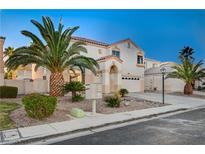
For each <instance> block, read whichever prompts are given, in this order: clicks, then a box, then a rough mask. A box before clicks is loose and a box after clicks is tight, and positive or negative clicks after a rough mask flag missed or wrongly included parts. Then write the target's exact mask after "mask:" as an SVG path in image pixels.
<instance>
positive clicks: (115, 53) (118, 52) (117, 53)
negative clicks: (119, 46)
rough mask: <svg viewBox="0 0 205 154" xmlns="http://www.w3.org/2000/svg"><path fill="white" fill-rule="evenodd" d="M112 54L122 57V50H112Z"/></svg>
mask: <svg viewBox="0 0 205 154" xmlns="http://www.w3.org/2000/svg"><path fill="white" fill-rule="evenodd" d="M112 55H115V56H117V57H118V58H120V51H116V50H112Z"/></svg>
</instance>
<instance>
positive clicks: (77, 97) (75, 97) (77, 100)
mask: <svg viewBox="0 0 205 154" xmlns="http://www.w3.org/2000/svg"><path fill="white" fill-rule="evenodd" d="M84 99H85V98H84V97H83V96H82V95H81V94H76V95H75V96H73V97H72V101H73V102H80V101H83V100H84Z"/></svg>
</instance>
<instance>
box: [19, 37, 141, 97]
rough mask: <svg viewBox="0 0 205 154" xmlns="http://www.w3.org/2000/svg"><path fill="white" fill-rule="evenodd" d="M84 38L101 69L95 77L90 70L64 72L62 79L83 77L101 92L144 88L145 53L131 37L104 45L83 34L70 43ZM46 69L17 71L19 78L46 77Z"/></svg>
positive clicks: (80, 78) (88, 53)
mask: <svg viewBox="0 0 205 154" xmlns="http://www.w3.org/2000/svg"><path fill="white" fill-rule="evenodd" d="M76 41H83V42H85V43H86V46H85V47H86V48H87V53H83V54H85V55H86V56H88V57H92V58H94V59H96V60H97V62H98V63H99V65H100V70H99V72H98V75H97V76H94V75H93V74H92V73H91V72H90V71H89V70H85V73H82V72H81V71H80V70H76V71H75V73H73V72H72V71H65V72H64V79H65V81H70V80H79V81H81V80H84V82H85V83H86V84H91V83H95V82H98V83H99V82H100V83H101V84H102V92H103V93H105V94H106V93H110V92H116V91H117V90H118V89H120V88H126V89H128V90H129V91H130V92H139V91H144V52H143V51H142V49H140V47H139V46H137V45H136V44H135V43H134V42H133V41H132V40H130V39H125V40H121V41H118V42H115V43H112V44H107V43H103V42H99V41H95V40H91V39H87V38H82V37H72V41H71V42H72V43H74V42H76ZM49 74H50V73H49V71H48V70H46V69H44V68H40V69H39V70H38V71H37V72H35V71H34V65H31V66H30V69H29V68H27V69H26V70H23V69H22V70H19V71H18V72H17V78H18V79H25V76H26V78H30V79H44V80H47V79H49Z"/></svg>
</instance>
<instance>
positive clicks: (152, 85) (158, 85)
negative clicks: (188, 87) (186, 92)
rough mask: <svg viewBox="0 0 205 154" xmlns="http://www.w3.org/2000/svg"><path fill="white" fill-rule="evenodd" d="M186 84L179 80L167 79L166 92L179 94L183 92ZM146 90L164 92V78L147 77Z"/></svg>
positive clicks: (159, 76) (156, 76) (158, 76)
mask: <svg viewBox="0 0 205 154" xmlns="http://www.w3.org/2000/svg"><path fill="white" fill-rule="evenodd" d="M184 85H185V83H184V82H183V81H182V80H179V79H166V80H165V91H171V92H177V91H180V92H181V91H183V89H184ZM145 90H151V91H153V90H157V91H161V90H162V76H161V75H147V76H145Z"/></svg>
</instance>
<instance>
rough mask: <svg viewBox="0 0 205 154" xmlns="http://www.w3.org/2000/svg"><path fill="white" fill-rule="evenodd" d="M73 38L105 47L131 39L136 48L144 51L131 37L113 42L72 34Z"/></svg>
mask: <svg viewBox="0 0 205 154" xmlns="http://www.w3.org/2000/svg"><path fill="white" fill-rule="evenodd" d="M72 39H73V40H78V41H84V42H87V43H91V44H96V45H101V46H104V47H110V46H113V45H116V44H120V43H122V42H126V41H129V42H130V43H132V44H133V45H134V46H135V47H136V48H138V49H139V50H140V51H142V49H141V48H140V47H139V46H138V45H137V44H135V43H134V42H133V41H132V40H131V39H129V38H127V39H124V40H120V41H117V42H114V43H111V44H108V43H104V42H100V41H96V40H92V39H88V38H84V37H77V36H72Z"/></svg>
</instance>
